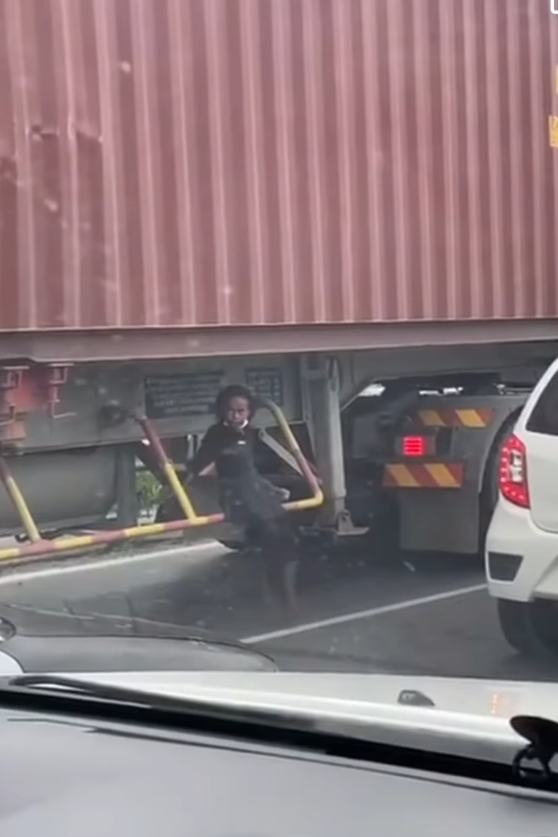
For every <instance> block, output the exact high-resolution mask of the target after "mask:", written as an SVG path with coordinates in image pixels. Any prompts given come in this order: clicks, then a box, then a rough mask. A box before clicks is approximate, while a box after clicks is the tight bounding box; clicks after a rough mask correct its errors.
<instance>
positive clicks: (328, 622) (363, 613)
mask: <svg viewBox="0 0 558 837" xmlns="http://www.w3.org/2000/svg"><path fill="white" fill-rule="evenodd" d="M481 590H486V584H475V585H473V586H472V587H459V588H458V589H456V590H446V591H445V592H443V593H434V594H433V595H431V596H422V597H421V598H420V599H407V601H403V602H394V603H393V604H388V605H381V606H380V607H371V608H369V609H368V610H357V611H355V612H354V613H346V614H344V615H343V616H332V617H331V618H330V619H321V620H320V621H319V622H307V623H306V624H304V625H296V626H294V627H292V628H283V629H281V630H278V631H270V632H269V633H267V634H259V635H258V636H247V637H244V639H242V640H241V641H242V642H245V643H246V644H247V645H253V644H255V643H259V642H270V641H271V640H272V639H283V638H284V637H289V636H296V635H297V634H305V633H308V632H310V631H319V630H321V629H322V628H331V627H333V626H334V625H344V624H346V623H347V622H358V621H359V620H362V619H370V618H371V617H372V616H382V615H383V614H384V613H396V612H397V611H398V610H409V609H410V608H412V607H422V606H423V605H428V604H434V602H443V601H446V599H457V598H459V596H468V595H470V594H471V593H479V592H480V591H481Z"/></svg>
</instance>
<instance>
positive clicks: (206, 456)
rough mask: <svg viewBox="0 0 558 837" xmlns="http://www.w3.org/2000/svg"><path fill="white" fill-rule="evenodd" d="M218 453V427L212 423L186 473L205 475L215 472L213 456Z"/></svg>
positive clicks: (196, 475) (198, 475)
mask: <svg viewBox="0 0 558 837" xmlns="http://www.w3.org/2000/svg"><path fill="white" fill-rule="evenodd" d="M218 453H219V427H218V426H217V425H215V424H214V425H213V426H212V427H210V428H209V430H208V431H207V432H206V434H205V436H204V437H203V439H202V441H201V444H200V446H199V448H198V451H197V453H196V455H195V456H194V458H193V459H192V461H191V463H190V466H189V468H188V473H189V474H190V475H191V476H195V477H206V476H209V475H210V474H214V473H215V458H216V456H217V455H218Z"/></svg>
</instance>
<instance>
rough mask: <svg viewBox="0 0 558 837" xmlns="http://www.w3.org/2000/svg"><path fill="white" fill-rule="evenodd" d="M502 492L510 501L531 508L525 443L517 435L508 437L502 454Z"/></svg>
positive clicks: (500, 477) (500, 482) (500, 483)
mask: <svg viewBox="0 0 558 837" xmlns="http://www.w3.org/2000/svg"><path fill="white" fill-rule="evenodd" d="M499 485H500V492H501V494H502V496H503V497H505V498H506V500H507V501H508V502H509V503H513V504H514V505H515V506H522V508H524V509H528V508H530V505H531V503H530V500H529V484H528V482H527V457H526V451H525V445H524V444H523V442H522V441H521V439H518V438H517V436H515V435H511V436H510V437H509V439H506V441H505V442H504V444H503V446H502V452H501V454H500V472H499Z"/></svg>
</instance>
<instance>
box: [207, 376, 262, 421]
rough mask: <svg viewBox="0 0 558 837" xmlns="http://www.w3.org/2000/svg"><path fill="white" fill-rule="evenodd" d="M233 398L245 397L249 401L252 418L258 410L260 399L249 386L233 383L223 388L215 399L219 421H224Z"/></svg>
mask: <svg viewBox="0 0 558 837" xmlns="http://www.w3.org/2000/svg"><path fill="white" fill-rule="evenodd" d="M233 398H244V399H245V400H246V401H247V402H248V412H249V417H250V418H252V417H253V415H254V413H255V412H256V411H257V410H258V407H259V404H258V401H257V399H256V398H255V397H254V396H253V395H252V393H251V392H250V390H249V389H248V388H247V387H243V386H241V385H240V384H231V385H230V386H228V387H225V388H224V389H222V390H221V391H220V393H219V394H218V396H217V398H216V399H215V408H214V409H215V415H216V416H217V418H218V419H219V421H222V420H223V419H224V418H225V417H226V414H227V409H228V406H229V404H230V402H231V401H232V399H233Z"/></svg>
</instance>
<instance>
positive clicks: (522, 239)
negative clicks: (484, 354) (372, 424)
mask: <svg viewBox="0 0 558 837" xmlns="http://www.w3.org/2000/svg"><path fill="white" fill-rule="evenodd" d="M557 47H558V18H556V17H553V16H552V15H551V14H550V10H549V4H548V3H547V2H545V0H0V78H1V79H2V85H1V87H0V265H1V272H0V329H1V330H3V331H12V330H58V329H73V330H75V329H78V330H84V329H99V328H110V329H121V328H126V329H127V328H130V327H135V328H151V327H159V328H160V327H166V326H184V327H196V326H230V325H245V324H248V325H263V326H273V325H280V324H300V325H302V324H331V323H345V324H354V323H373V322H376V323H378V322H394V321H407V322H408V321H448V320H456V319H458V320H465V321H468V320H479V319H481V320H482V319H491V318H523V319H533V318H542V317H555V316H557V315H558V299H557V277H556V267H557V250H558V235H557V221H558V218H557V211H556V197H555V195H556V184H557V183H558V179H557V173H558V168H557V157H556V154H558V150H553V149H552V148H551V147H550V143H549V117H550V116H551V115H552V113H553V112H554V113H556V114H558V96H557V95H556V89H555V81H554V73H555V64H556V63H558V49H557Z"/></svg>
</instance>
